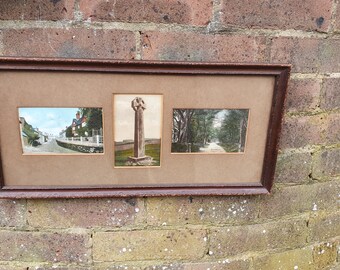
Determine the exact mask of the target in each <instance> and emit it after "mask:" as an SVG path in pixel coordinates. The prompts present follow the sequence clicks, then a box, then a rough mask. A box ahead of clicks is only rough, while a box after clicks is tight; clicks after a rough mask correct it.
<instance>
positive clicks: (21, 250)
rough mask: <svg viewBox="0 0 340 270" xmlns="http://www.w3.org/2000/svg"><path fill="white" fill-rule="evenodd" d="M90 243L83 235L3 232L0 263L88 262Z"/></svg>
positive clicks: (0, 233) (1, 235)
mask: <svg viewBox="0 0 340 270" xmlns="http://www.w3.org/2000/svg"><path fill="white" fill-rule="evenodd" d="M88 241H89V237H88V236H87V235H84V234H75V233H38V232H17V231H1V232H0V242H1V245H0V260H1V261H24V262H25V261H35V262H44V261H50V262H78V263H79V262H86V261H88V259H89V257H90V254H89V250H88Z"/></svg>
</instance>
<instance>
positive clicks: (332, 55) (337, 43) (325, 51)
mask: <svg viewBox="0 0 340 270" xmlns="http://www.w3.org/2000/svg"><path fill="white" fill-rule="evenodd" d="M339 48H340V39H323V40H322V41H321V43H320V47H319V56H318V58H319V59H320V72H323V73H327V72H340V53H339Z"/></svg>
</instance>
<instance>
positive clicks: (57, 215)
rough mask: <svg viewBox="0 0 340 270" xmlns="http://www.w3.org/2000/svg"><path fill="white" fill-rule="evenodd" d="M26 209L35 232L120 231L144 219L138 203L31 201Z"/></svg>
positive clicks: (132, 200)
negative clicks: (100, 228) (113, 228)
mask: <svg viewBox="0 0 340 270" xmlns="http://www.w3.org/2000/svg"><path fill="white" fill-rule="evenodd" d="M27 208H28V223H29V225H30V226H33V227H37V228H42V227H48V228H68V227H85V228H91V227H120V226H127V225H131V224H135V223H136V222H137V220H139V219H140V218H139V217H143V215H144V207H143V201H142V200H137V199H127V200H123V199H105V200H104V199H101V200H95V199H86V200H31V201H29V202H28V206H27Z"/></svg>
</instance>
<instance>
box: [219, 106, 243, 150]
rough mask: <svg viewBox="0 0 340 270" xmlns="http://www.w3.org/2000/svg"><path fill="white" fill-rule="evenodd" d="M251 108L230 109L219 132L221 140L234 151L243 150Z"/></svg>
mask: <svg viewBox="0 0 340 270" xmlns="http://www.w3.org/2000/svg"><path fill="white" fill-rule="evenodd" d="M248 112H249V110H228V111H227V112H226V113H225V115H224V119H223V121H222V125H221V129H220V131H219V132H218V139H219V141H220V142H221V143H222V144H224V145H228V146H229V147H231V149H233V151H238V152H240V151H243V149H244V145H245V139H246V130H247V122H248Z"/></svg>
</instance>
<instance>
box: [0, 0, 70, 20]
mask: <svg viewBox="0 0 340 270" xmlns="http://www.w3.org/2000/svg"><path fill="white" fill-rule="evenodd" d="M73 12H74V0H52V1H36V0H28V1H25V0H13V1H0V20H52V21H57V20H65V19H67V20H70V19H72V18H73Z"/></svg>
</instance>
